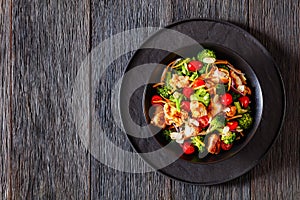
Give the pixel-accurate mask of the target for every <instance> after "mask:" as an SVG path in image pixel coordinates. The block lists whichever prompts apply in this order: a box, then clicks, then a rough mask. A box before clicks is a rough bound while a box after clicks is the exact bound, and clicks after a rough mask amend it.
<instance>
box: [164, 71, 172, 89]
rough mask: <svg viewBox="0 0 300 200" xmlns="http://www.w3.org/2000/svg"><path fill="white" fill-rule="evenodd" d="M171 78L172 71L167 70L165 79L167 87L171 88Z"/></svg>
mask: <svg viewBox="0 0 300 200" xmlns="http://www.w3.org/2000/svg"><path fill="white" fill-rule="evenodd" d="M171 78H172V74H171V72H167V74H166V79H165V82H166V86H167V88H171V86H170V80H171Z"/></svg>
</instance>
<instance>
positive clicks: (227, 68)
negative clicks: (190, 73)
mask: <svg viewBox="0 0 300 200" xmlns="http://www.w3.org/2000/svg"><path fill="white" fill-rule="evenodd" d="M218 67H219V68H223V69H226V70H227V71H229V70H230V69H229V67H228V66H227V65H218Z"/></svg>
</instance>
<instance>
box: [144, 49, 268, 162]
mask: <svg viewBox="0 0 300 200" xmlns="http://www.w3.org/2000/svg"><path fill="white" fill-rule="evenodd" d="M201 47H203V48H207V49H210V50H213V51H214V52H215V53H216V56H217V58H218V59H219V60H227V61H229V62H230V63H231V64H233V66H235V67H236V68H237V69H239V70H241V71H242V72H243V73H245V76H246V78H247V84H248V86H250V88H251V90H252V96H251V111H252V113H251V114H252V116H253V118H254V123H253V126H252V128H251V129H249V130H247V131H246V132H244V133H245V137H243V138H242V139H240V140H238V141H236V142H235V143H234V145H233V147H232V148H231V149H230V150H229V151H221V153H219V154H217V155H212V154H208V155H207V156H205V157H204V158H201V159H200V158H199V156H198V154H197V152H195V153H194V154H192V155H186V154H182V155H181V156H180V158H181V159H185V160H187V161H191V162H198V163H202V164H207V163H212V162H218V161H222V160H225V159H228V158H230V157H231V156H234V155H235V154H236V153H238V152H239V151H240V150H241V149H242V148H243V147H244V146H245V145H246V144H247V143H248V142H249V141H250V140H251V138H252V137H253V135H254V134H255V132H256V130H257V127H258V125H259V123H260V120H261V116H262V111H263V103H262V102H263V97H262V91H261V87H260V84H259V81H258V79H257V77H256V75H255V73H254V71H253V70H252V68H251V66H250V65H249V64H248V63H247V62H246V61H245V60H244V59H243V58H242V57H240V56H239V55H238V54H237V53H235V52H234V51H232V50H230V49H228V48H226V47H224V46H221V45H216V44H209V43H206V44H201ZM201 50H202V49H199V45H194V46H188V47H185V48H182V49H179V50H177V51H174V52H170V53H169V54H168V55H167V57H166V58H164V59H163V60H162V61H161V62H160V65H158V67H157V68H155V69H154V70H153V72H152V74H151V76H150V79H149V81H148V82H149V83H152V84H148V85H147V86H146V87H145V90H144V94H143V97H144V98H143V108H144V114H145V117H146V120H147V123H148V124H150V121H151V115H152V113H151V109H150V108H151V106H152V105H151V97H152V96H153V95H154V94H157V92H156V89H155V88H153V87H152V86H153V85H154V84H153V83H155V82H157V81H159V80H160V77H161V75H162V73H163V71H164V69H165V66H167V65H168V64H169V63H170V62H172V61H174V60H176V59H177V58H182V57H183V56H184V57H193V56H196V55H197V53H198V52H199V51H201ZM149 111H150V112H149ZM149 131H151V132H152V134H153V136H154V137H155V139H156V140H157V141H158V142H159V143H160V144H161V145H162V146H166V145H167V144H168V143H169V141H168V140H167V139H166V137H165V136H164V134H163V133H162V131H163V130H160V131H159V132H158V131H157V128H155V127H153V126H152V125H150V126H149ZM175 151H176V152H177V151H178V149H175Z"/></svg>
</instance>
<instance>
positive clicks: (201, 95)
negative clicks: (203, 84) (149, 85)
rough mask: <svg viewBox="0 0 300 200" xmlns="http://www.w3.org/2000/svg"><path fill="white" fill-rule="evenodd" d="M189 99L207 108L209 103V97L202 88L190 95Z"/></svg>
mask: <svg viewBox="0 0 300 200" xmlns="http://www.w3.org/2000/svg"><path fill="white" fill-rule="evenodd" d="M190 99H191V100H192V101H200V102H202V103H203V104H204V105H205V106H208V104H209V102H210V95H209V93H208V92H207V91H206V90H205V89H204V88H200V89H198V90H196V92H195V93H194V94H192V95H191V97H190Z"/></svg>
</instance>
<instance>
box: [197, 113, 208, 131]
mask: <svg viewBox="0 0 300 200" xmlns="http://www.w3.org/2000/svg"><path fill="white" fill-rule="evenodd" d="M198 121H199V123H200V126H201V128H205V127H207V126H208V124H209V123H208V121H209V118H208V116H207V115H205V116H202V117H199V118H198Z"/></svg>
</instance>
